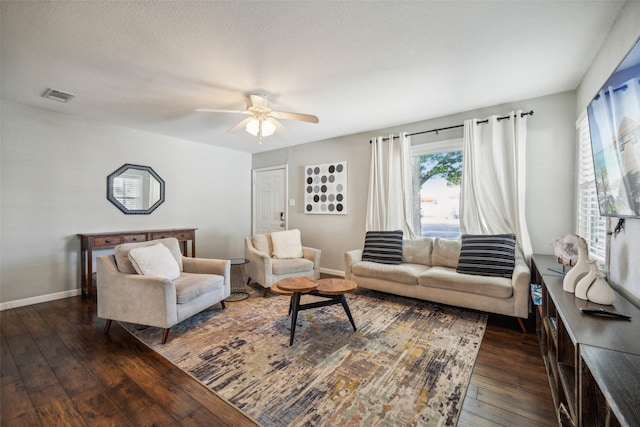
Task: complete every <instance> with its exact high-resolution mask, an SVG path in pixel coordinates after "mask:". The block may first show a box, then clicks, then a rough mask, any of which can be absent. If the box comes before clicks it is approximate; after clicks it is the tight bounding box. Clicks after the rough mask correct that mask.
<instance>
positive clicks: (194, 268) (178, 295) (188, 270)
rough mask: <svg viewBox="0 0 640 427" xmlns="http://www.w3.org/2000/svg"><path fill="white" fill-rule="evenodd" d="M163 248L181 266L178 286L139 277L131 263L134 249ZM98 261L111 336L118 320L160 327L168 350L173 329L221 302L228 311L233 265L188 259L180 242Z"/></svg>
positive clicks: (121, 251)
mask: <svg viewBox="0 0 640 427" xmlns="http://www.w3.org/2000/svg"><path fill="white" fill-rule="evenodd" d="M158 243H161V244H163V245H164V246H166V247H167V248H168V249H169V251H170V252H171V255H173V258H175V261H176V262H177V264H178V269H179V277H177V278H176V279H174V280H169V279H168V278H163V277H158V276H150V275H143V274H138V273H137V272H136V269H135V268H134V265H133V264H132V263H131V261H130V259H129V252H130V251H131V250H132V249H134V248H141V247H144V246H152V245H156V244H158ZM96 261H97V284H98V286H97V299H98V317H100V318H103V319H107V322H106V324H105V328H104V333H105V334H108V333H109V328H110V326H111V322H112V321H113V320H117V321H123V322H130V323H137V324H141V325H147V326H156V327H159V328H164V333H163V337H162V343H163V344H164V343H165V342H166V341H167V337H168V336H169V329H170V328H171V327H172V326H173V325H176V324H178V323H180V322H181V321H183V320H185V319H187V318H189V317H191V316H193V315H194V314H196V313H199V312H201V311H202V310H204V309H206V308H208V307H211V306H212V305H213V304H215V303H217V302H219V303H221V305H222V308H223V309H224V308H225V303H224V300H225V298H228V297H229V295H230V292H231V286H230V283H231V282H230V271H231V262H230V261H229V260H222V259H205V258H190V257H185V256H183V255H182V252H181V251H180V245H179V243H178V240H177V239H175V238H167V239H159V240H151V241H148V242H138V243H125V244H122V245H118V246H116V247H115V248H114V254H113V255H105V256H100V257H98V258H97V259H96Z"/></svg>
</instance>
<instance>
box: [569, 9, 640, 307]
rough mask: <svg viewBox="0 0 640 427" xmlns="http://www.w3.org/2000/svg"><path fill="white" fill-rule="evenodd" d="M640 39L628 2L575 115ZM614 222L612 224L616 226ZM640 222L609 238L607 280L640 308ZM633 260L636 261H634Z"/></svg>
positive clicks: (638, 14) (637, 14) (636, 15)
mask: <svg viewBox="0 0 640 427" xmlns="http://www.w3.org/2000/svg"><path fill="white" fill-rule="evenodd" d="M638 38H640V2H638V1H630V2H627V4H626V5H625V7H624V9H623V10H622V12H621V13H620V15H619V16H618V20H617V21H616V23H615V24H614V26H613V28H612V29H611V32H610V33H609V36H608V37H607V39H606V40H605V42H604V44H603V45H602V48H601V49H600V51H599V52H598V54H597V55H596V57H595V59H594V60H593V63H592V64H591V66H590V67H589V70H588V71H587V72H586V73H585V75H584V78H583V79H582V82H581V83H580V86H579V87H578V89H577V91H576V93H577V103H576V107H577V109H576V115H577V116H579V115H580V114H582V112H583V111H584V110H585V109H586V108H587V105H588V104H589V102H591V99H592V98H593V97H594V95H595V94H596V93H597V92H598V91H599V90H600V88H601V87H602V85H603V84H604V83H605V82H606V81H607V79H608V78H609V76H610V75H611V74H612V73H613V72H614V71H615V69H616V68H617V67H618V65H619V64H620V62H621V61H622V59H623V58H624V57H625V55H626V54H627V53H628V52H629V50H630V49H631V47H632V46H633V45H634V43H636V41H637V40H638ZM616 222H617V221H616V220H615V219H613V221H612V225H613V226H615V224H616ZM638 254H640V219H627V220H626V225H625V229H624V231H623V232H622V233H620V234H618V235H617V236H614V237H612V238H611V249H610V252H609V270H610V271H609V281H610V282H611V283H612V284H613V285H614V286H615V287H616V288H617V289H618V290H620V291H621V292H622V293H623V294H625V295H626V296H627V297H629V299H630V300H632V301H633V302H634V303H635V304H636V305H638V306H639V307H640V264H639V263H638V262H637V260H638ZM634 261H635V262H634Z"/></svg>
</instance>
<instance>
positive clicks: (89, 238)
mask: <svg viewBox="0 0 640 427" xmlns="http://www.w3.org/2000/svg"><path fill="white" fill-rule="evenodd" d="M196 230H197V228H175V229H169V230H135V231H112V232H105V233H83V234H78V237H79V238H80V275H81V277H80V280H81V283H82V284H81V286H82V295H92V294H94V293H95V288H94V286H93V280H92V278H91V275H92V273H93V250H94V249H111V248H114V247H115V246H118V245H119V244H121V243H135V242H146V241H147V240H157V239H164V238H166V237H175V238H176V239H178V241H179V242H180V243H181V248H182V254H183V255H185V256H187V254H188V247H187V242H189V241H191V256H192V257H195V256H196Z"/></svg>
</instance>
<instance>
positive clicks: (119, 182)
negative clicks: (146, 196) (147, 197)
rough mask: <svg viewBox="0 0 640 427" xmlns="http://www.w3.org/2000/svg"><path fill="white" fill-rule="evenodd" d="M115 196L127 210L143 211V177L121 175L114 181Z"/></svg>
mask: <svg viewBox="0 0 640 427" xmlns="http://www.w3.org/2000/svg"><path fill="white" fill-rule="evenodd" d="M113 194H114V197H115V198H116V199H117V200H118V201H119V202H120V203H122V205H123V206H124V207H126V208H127V209H141V208H142V205H143V200H142V198H143V194H142V176H140V175H134V174H121V175H120V176H118V177H117V178H116V179H114V180H113Z"/></svg>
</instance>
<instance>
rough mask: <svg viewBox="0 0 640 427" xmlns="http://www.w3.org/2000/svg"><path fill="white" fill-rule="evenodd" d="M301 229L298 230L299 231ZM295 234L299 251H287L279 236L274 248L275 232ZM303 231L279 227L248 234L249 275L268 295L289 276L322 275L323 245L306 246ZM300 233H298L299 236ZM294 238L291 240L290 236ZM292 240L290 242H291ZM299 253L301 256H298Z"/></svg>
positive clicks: (247, 268)
mask: <svg viewBox="0 0 640 427" xmlns="http://www.w3.org/2000/svg"><path fill="white" fill-rule="evenodd" d="M296 232H297V234H296ZM276 233H278V234H277V235H276V236H277V237H280V236H287V237H289V238H291V237H293V240H295V239H297V245H299V252H298V253H297V254H296V250H294V251H293V252H291V251H284V252H289V253H288V254H287V253H283V251H282V248H281V245H280V247H279V245H278V242H279V241H280V242H281V241H282V240H280V239H276V247H275V249H274V241H273V239H272V235H274V234H276ZM299 233H300V232H299V231H298V230H288V231H279V232H275V233H266V234H256V235H255V236H250V237H245V238H244V257H245V258H246V259H248V260H249V263H248V264H247V265H245V271H246V272H247V275H248V276H249V283H251V282H252V281H253V282H255V283H258V284H260V285H261V286H262V287H264V296H265V297H266V296H267V295H268V293H269V289H270V288H271V285H272V284H274V283H275V282H277V281H278V280H280V279H284V278H285V277H295V276H298V277H312V278H314V279H318V278H320V256H321V254H322V252H321V251H320V249H313V248H309V247H306V246H302V244H301V243H299V242H300V234H299ZM296 236H297V237H296ZM290 241H291V240H290ZM290 241H289V242H290ZM296 255H297V256H296Z"/></svg>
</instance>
